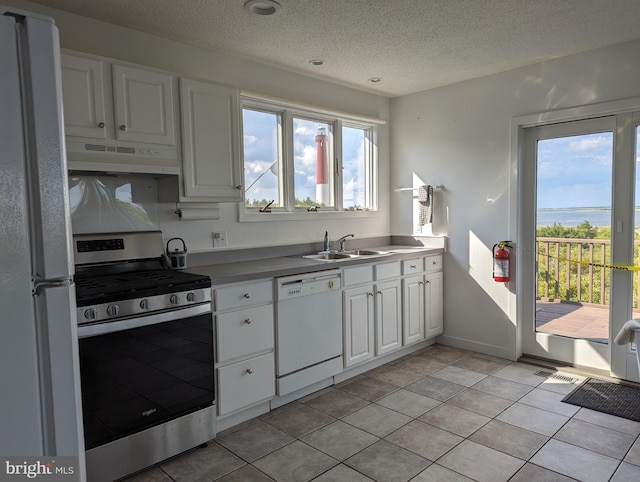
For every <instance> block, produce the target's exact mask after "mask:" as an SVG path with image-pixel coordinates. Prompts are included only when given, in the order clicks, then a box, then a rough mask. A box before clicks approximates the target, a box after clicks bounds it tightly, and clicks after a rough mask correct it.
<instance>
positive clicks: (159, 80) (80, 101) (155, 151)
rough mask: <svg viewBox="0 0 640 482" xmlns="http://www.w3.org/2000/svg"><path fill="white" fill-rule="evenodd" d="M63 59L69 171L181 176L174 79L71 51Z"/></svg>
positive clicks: (173, 76)
mask: <svg viewBox="0 0 640 482" xmlns="http://www.w3.org/2000/svg"><path fill="white" fill-rule="evenodd" d="M61 58H62V61H61V63H62V91H63V99H62V102H63V106H64V127H65V141H66V148H67V159H68V164H69V168H70V169H78V170H82V171H109V172H111V171H113V172H137V173H155V174H175V175H177V174H180V162H179V156H178V149H179V144H180V139H179V132H178V131H177V130H176V126H177V122H178V121H177V109H178V99H177V97H176V92H177V89H178V78H177V76H175V75H172V74H171V73H168V72H163V71H155V70H150V69H146V68H141V67H138V66H134V65H122V64H119V63H116V62H115V61H113V60H112V59H108V58H105V57H97V56H93V55H88V54H82V53H75V52H70V51H68V52H63V53H62V56H61ZM176 177H177V176H176Z"/></svg>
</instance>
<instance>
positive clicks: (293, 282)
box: [278, 272, 341, 287]
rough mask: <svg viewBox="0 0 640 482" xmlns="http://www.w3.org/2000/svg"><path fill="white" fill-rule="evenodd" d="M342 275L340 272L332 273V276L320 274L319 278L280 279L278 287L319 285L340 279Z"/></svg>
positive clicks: (303, 276)
mask: <svg viewBox="0 0 640 482" xmlns="http://www.w3.org/2000/svg"><path fill="white" fill-rule="evenodd" d="M340 278H341V274H340V273H339V272H338V273H336V272H332V273H330V274H324V275H323V274H321V273H319V274H318V275H317V276H309V275H308V274H307V275H302V276H300V277H296V276H288V277H286V278H278V286H283V287H284V286H294V285H302V284H308V283H317V282H321V281H327V280H332V279H334V280H335V279H340Z"/></svg>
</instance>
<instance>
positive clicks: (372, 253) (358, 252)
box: [344, 249, 390, 256]
mask: <svg viewBox="0 0 640 482" xmlns="http://www.w3.org/2000/svg"><path fill="white" fill-rule="evenodd" d="M344 254H349V255H351V256H382V255H385V254H390V253H389V252H388V251H375V250H372V249H353V250H349V251H345V252H344Z"/></svg>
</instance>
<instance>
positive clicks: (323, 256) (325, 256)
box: [303, 253, 353, 261]
mask: <svg viewBox="0 0 640 482" xmlns="http://www.w3.org/2000/svg"><path fill="white" fill-rule="evenodd" d="M303 258H306V259H316V260H318V261H339V260H346V259H351V258H353V256H352V255H350V254H346V253H317V254H307V255H304V256H303Z"/></svg>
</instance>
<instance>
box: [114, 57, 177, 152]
mask: <svg viewBox="0 0 640 482" xmlns="http://www.w3.org/2000/svg"><path fill="white" fill-rule="evenodd" d="M113 94H114V108H115V121H116V129H115V133H116V138H117V139H118V140H121V141H133V142H141V143H152V144H162V145H167V146H173V145H175V143H176V136H175V125H174V112H173V102H174V100H173V82H172V76H171V75H169V74H165V73H162V72H155V71H150V70H143V69H140V68H135V67H129V66H124V65H118V64H114V65H113Z"/></svg>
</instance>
